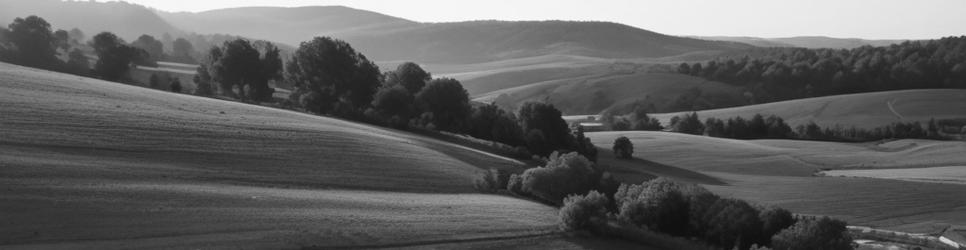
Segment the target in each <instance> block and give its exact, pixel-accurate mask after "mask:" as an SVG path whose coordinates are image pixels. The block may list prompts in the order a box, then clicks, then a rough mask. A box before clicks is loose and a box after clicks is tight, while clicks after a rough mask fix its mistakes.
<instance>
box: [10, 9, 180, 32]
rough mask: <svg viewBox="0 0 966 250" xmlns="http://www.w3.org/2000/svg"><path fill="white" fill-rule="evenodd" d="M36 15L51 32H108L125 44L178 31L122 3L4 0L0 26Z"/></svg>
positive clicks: (147, 11)
mask: <svg viewBox="0 0 966 250" xmlns="http://www.w3.org/2000/svg"><path fill="white" fill-rule="evenodd" d="M30 15H37V16H40V17H42V18H44V19H45V20H47V22H48V23H50V24H51V25H52V26H53V27H52V28H53V29H54V30H57V29H63V30H70V29H73V28H78V29H80V30H82V31H84V33H86V34H87V37H88V38H90V37H93V36H94V35H95V34H97V33H100V32H102V31H110V32H113V33H114V34H117V35H118V36H120V37H121V38H124V40H127V41H134V40H135V39H137V37H138V36H140V35H142V34H150V35H154V36H156V37H160V35H162V34H164V33H168V34H172V35H175V34H180V33H181V31H180V30H179V29H177V28H175V27H174V26H172V25H171V24H169V23H168V22H167V21H165V20H164V19H161V17H159V16H158V15H157V14H155V13H154V11H152V10H150V9H148V8H145V7H144V6H140V5H135V4H129V3H125V2H94V1H61V0H4V1H2V2H0V24H2V25H3V26H4V27H6V26H7V24H10V23H11V22H13V19H14V18H17V17H27V16H30Z"/></svg>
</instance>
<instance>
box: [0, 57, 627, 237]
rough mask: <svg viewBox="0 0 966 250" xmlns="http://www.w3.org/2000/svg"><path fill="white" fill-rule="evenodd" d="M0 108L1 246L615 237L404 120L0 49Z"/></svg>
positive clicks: (510, 164)
mask: <svg viewBox="0 0 966 250" xmlns="http://www.w3.org/2000/svg"><path fill="white" fill-rule="evenodd" d="M0 114H2V115H3V117H2V119H0V166H2V167H0V176H2V177H0V204H4V205H3V206H0V221H3V223H2V224H0V248H3V249H21V248H26V249H31V248H71V249H102V248H149V249H150V248H162V249H163V248H206V249H208V248H229V247H230V248H299V247H312V246H315V247H319V248H332V247H386V246H391V247H419V246H440V247H443V248H445V247H446V246H451V245H454V244H468V245H470V246H480V247H485V248H491V247H496V248H503V247H509V246H514V245H516V244H522V245H542V244H549V245H552V246H555V247H554V248H562V249H579V248H588V247H590V248H592V247H595V246H596V247H607V248H611V247H610V246H614V245H613V244H617V245H620V244H621V243H613V244H612V245H608V244H607V243H602V242H599V241H596V240H593V239H587V240H581V239H573V238H569V237H562V236H560V235H559V234H558V233H556V228H557V227H556V222H557V220H556V210H555V209H554V208H552V207H548V206H545V205H542V204H538V203H534V202H530V201H525V200H520V199H514V198H507V197H502V196H494V195H482V194H475V191H474V189H473V188H472V179H473V178H474V177H475V176H476V174H477V173H480V172H481V171H482V169H484V168H490V167H494V168H519V167H520V166H519V162H517V161H514V160H511V159H506V158H503V157H499V156H495V155H492V154H488V153H484V152H481V151H477V150H472V149H469V148H466V147H462V146H459V145H454V144H451V143H446V142H441V141H437V140H433V139H428V138H425V137H421V136H417V135H413V134H410V133H405V132H400V131H394V130H386V129H382V128H377V127H372V126H368V125H360V124H356V123H350V122H346V121H341V120H337V119H331V118H324V117H318V116H312V115H306V114H302V113H296V112H290V111H283V110H277V109H271V108H265V107H259V106H252V105H245V104H240V103H233V102H227V101H221V100H214V99H205V98H199V97H194V96H189V95H178V94H173V93H168V92H164V91H156V90H151V89H146V88H141V87H134V86H126V85H122V84H117V83H110V82H104V81H99V80H93V79H87V78H80V77H77V76H72V75H65V74H56V73H50V72H46V71H40V70H34V69H28V68H22V67H18V66H12V65H8V64H0ZM625 246H626V245H625Z"/></svg>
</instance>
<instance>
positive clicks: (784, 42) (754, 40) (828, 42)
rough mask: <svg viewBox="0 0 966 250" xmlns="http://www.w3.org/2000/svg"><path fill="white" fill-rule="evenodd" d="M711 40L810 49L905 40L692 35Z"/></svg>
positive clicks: (850, 47) (883, 44) (879, 44)
mask: <svg viewBox="0 0 966 250" xmlns="http://www.w3.org/2000/svg"><path fill="white" fill-rule="evenodd" d="M692 37H694V38H698V39H704V40H712V41H729V42H739V43H746V44H750V45H754V46H758V47H801V48H810V49H853V48H858V47H862V46H873V47H879V46H889V45H892V44H898V43H902V42H904V41H906V40H868V39H859V38H834V37H824V36H796V37H783V38H760V37H745V36H692Z"/></svg>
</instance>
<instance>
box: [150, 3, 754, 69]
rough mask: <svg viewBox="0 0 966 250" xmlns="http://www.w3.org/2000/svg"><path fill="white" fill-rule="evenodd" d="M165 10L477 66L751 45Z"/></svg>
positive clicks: (621, 29) (277, 13) (608, 28)
mask: <svg viewBox="0 0 966 250" xmlns="http://www.w3.org/2000/svg"><path fill="white" fill-rule="evenodd" d="M160 15H161V16H162V17H164V18H165V19H167V20H169V22H170V23H172V24H174V25H175V26H177V27H179V28H181V29H184V30H187V31H194V32H200V33H212V32H218V33H230V34H233V35H239V36H245V37H252V38H257V39H265V40H272V41H278V42H282V43H287V44H292V45H297V44H299V43H300V42H302V41H307V40H309V39H311V38H312V37H314V36H331V37H335V38H339V39H342V40H345V41H347V42H349V43H350V44H352V46H353V47H354V48H356V49H357V50H359V51H362V52H363V53H364V54H366V56H368V57H369V58H371V59H374V60H376V61H400V60H405V61H416V62H419V63H479V62H487V61H498V60H505V59H515V58H526V57H533V56H542V55H553V54H565V55H577V56H588V57H599V58H639V57H664V56H673V55H679V54H684V53H688V52H695V51H721V50H733V49H741V48H748V47H750V46H748V45H745V44H739V43H732V42H714V41H705V40H699V39H691V38H683V37H674V36H667V35H663V34H658V33H654V32H651V31H647V30H643V29H639V28H634V27H630V26H627V25H622V24H617V23H607V22H572V21H519V22H509V21H468V22H453V23H417V22H413V21H409V20H405V19H401V18H395V17H390V16H386V15H382V14H378V13H374V12H369V11H364V10H357V9H351V8H347V7H341V6H325V7H298V8H277V7H259V8H235V9H224V10H216V11H207V12H200V13H160Z"/></svg>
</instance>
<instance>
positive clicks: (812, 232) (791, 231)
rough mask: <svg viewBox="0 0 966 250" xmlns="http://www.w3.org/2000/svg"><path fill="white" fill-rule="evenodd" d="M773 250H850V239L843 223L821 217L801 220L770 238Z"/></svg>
mask: <svg viewBox="0 0 966 250" xmlns="http://www.w3.org/2000/svg"><path fill="white" fill-rule="evenodd" d="M771 242H772V248H774V249H788V250H798V249H802V250H805V249H828V250H839V249H852V237H851V236H849V234H848V230H847V229H846V228H845V222H843V221H840V220H835V219H831V218H829V217H822V218H821V219H815V218H805V219H801V220H799V221H798V222H796V223H795V225H792V226H791V227H789V228H788V229H785V230H782V231H781V232H779V233H778V234H777V235H775V236H774V237H772V239H771Z"/></svg>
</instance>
